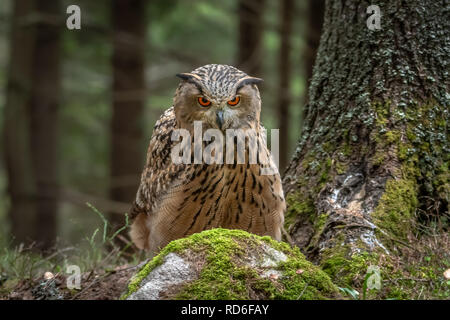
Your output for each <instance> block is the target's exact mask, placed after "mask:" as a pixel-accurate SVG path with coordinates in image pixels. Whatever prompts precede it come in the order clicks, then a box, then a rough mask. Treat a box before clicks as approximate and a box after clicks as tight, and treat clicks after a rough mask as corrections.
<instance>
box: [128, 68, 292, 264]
mask: <svg viewBox="0 0 450 320" xmlns="http://www.w3.org/2000/svg"><path fill="white" fill-rule="evenodd" d="M177 76H178V77H179V78H180V79H181V82H180V84H179V86H178V88H177V90H176V92H175V96H174V98H173V106H172V107H171V108H169V109H168V110H166V111H165V112H164V114H163V115H162V116H161V117H160V119H159V120H158V121H157V123H156V125H155V127H154V131H153V134H152V137H151V139H150V143H149V147H148V151H147V160H146V164H145V167H144V170H143V172H142V176H141V182H140V186H139V188H138V190H137V194H136V199H135V201H134V203H133V205H132V208H131V210H130V218H131V219H132V224H131V228H130V236H131V239H132V241H133V242H134V244H135V245H136V246H137V247H138V248H140V249H144V250H146V251H148V252H149V253H150V254H151V255H155V254H156V253H157V252H158V251H159V250H160V249H161V248H163V247H164V246H165V245H166V244H168V243H169V242H170V241H172V240H175V239H179V238H183V237H186V236H188V235H191V234H193V233H197V232H201V231H203V230H207V229H211V228H227V229H241V230H245V231H248V232H250V233H254V234H257V235H261V236H264V235H268V236H271V237H272V238H274V239H276V240H280V239H281V228H282V225H283V221H284V211H285V209H286V204H285V199H284V195H283V189H282V185H281V179H280V175H279V172H278V169H276V166H275V165H274V162H273V159H272V157H271V156H270V152H269V150H268V148H267V146H266V140H265V139H266V138H265V134H264V132H265V130H264V128H263V126H262V125H261V123H260V113H261V98H260V94H259V90H258V87H257V84H258V83H259V82H261V81H262V80H261V79H259V78H255V77H251V76H248V75H247V74H246V73H244V72H242V71H240V70H238V69H236V68H234V67H232V66H227V65H218V64H209V65H205V66H203V67H199V68H197V69H195V70H193V71H192V72H190V73H181V74H178V75H177ZM195 124H200V125H201V129H202V132H205V131H206V132H208V129H215V131H214V132H216V133H217V132H220V133H223V134H224V137H225V134H226V133H228V132H230V130H233V129H234V130H235V131H236V130H237V129H239V130H240V131H239V132H244V133H247V132H248V133H249V137H252V138H254V139H249V138H248V137H247V138H248V139H246V140H245V143H244V156H243V157H241V160H242V161H238V158H239V157H238V154H237V153H238V148H237V146H235V145H233V146H232V147H231V148H229V144H227V145H226V146H225V144H224V146H223V148H224V149H220V148H217V149H215V150H213V152H212V155H213V156H215V157H216V158H215V159H218V160H217V161H216V162H214V163H205V161H195V160H198V159H194V153H195V152H198V150H199V145H198V144H197V146H193V145H194V144H195V143H194V142H193V141H194V140H196V138H195V137H194V138H193V139H191V140H186V141H184V136H183V139H182V140H183V141H184V142H185V144H184V146H189V147H191V146H192V148H187V150H188V151H187V152H190V153H189V154H188V156H187V157H185V158H184V159H185V160H189V161H188V162H186V161H184V162H182V163H180V162H179V161H174V157H173V155H174V152H173V149H174V147H175V146H179V144H180V142H179V141H176V139H174V133H175V132H184V133H187V134H189V135H188V136H190V137H192V136H195V134H196V133H197V134H198V132H195V131H196V129H195ZM231 132H233V131H231ZM250 133H251V134H250ZM186 139H187V138H186ZM219 140H221V141H222V142H223V141H226V140H227V139H225V138H223V139H219ZM219 140H218V141H219ZM230 140H232V142H236V140H237V139H236V138H234V139H230ZM250 140H251V141H252V143H251V142H250ZM199 141H200V144H201V145H200V149H202V148H203V147H205V146H206V141H205V139H203V138H202V137H200V138H197V140H196V142H197V143H198V142H199ZM219 146H220V144H219ZM225 148H226V150H225ZM254 148H257V149H258V151H257V158H258V159H257V160H260V159H262V158H264V157H265V158H266V159H268V161H265V162H264V161H251V160H252V159H251V157H250V156H249V155H250V152H251V151H252V150H253V149H254ZM229 150H231V151H229ZM200 151H201V150H200ZM175 153H176V152H175ZM214 153H215V154H214ZM226 153H230V154H231V155H235V157H230V159H231V158H232V161H226V160H229V159H228V158H227V157H225V154H226ZM220 154H223V155H224V156H223V157H222V161H220V157H219V155H220ZM252 154H254V153H252ZM228 155H229V154H227V156H228ZM200 160H201V159H200ZM269 167H270V168H271V169H272V170H271V171H269V173H267V172H266V171H264V169H267V168H269ZM274 168H275V169H274ZM273 169H274V170H273Z"/></svg>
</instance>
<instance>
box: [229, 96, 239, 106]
mask: <svg viewBox="0 0 450 320" xmlns="http://www.w3.org/2000/svg"><path fill="white" fill-rule="evenodd" d="M240 100H241V98H240V97H239V96H236V97H234V99H233V100H230V101H228V102H227V103H228V104H229V105H230V106H235V105H237V104H238V103H239V101H240Z"/></svg>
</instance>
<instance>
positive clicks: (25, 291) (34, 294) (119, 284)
mask: <svg viewBox="0 0 450 320" xmlns="http://www.w3.org/2000/svg"><path fill="white" fill-rule="evenodd" d="M116 269H117V270H113V271H103V270H99V271H92V272H85V273H83V274H82V275H81V282H82V283H83V286H82V289H80V290H76V289H68V288H67V277H66V276H65V275H62V274H56V275H53V277H51V278H48V279H45V278H43V277H41V278H38V279H24V280H20V281H18V282H17V283H16V284H15V286H14V288H12V290H11V291H9V292H6V290H5V291H3V293H0V300H117V299H119V298H120V296H121V295H122V294H123V292H124V291H125V289H126V287H127V284H128V281H129V280H130V278H131V277H132V275H133V273H134V272H135V269H136V267H129V266H128V265H124V266H119V267H117V268H116Z"/></svg>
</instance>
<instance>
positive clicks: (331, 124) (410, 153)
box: [283, 0, 450, 263]
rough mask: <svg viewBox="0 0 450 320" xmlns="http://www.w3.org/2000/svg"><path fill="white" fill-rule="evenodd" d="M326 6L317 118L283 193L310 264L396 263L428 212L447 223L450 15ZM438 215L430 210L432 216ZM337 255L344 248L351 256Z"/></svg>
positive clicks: (405, 6)
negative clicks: (332, 260)
mask: <svg viewBox="0 0 450 320" xmlns="http://www.w3.org/2000/svg"><path fill="white" fill-rule="evenodd" d="M371 4H372V3H371V2H369V1H327V3H326V11H325V20H324V29H323V34H322V37H321V41H320V46H319V50H318V55H317V60H316V63H315V66H314V75H313V78H312V82H311V86H310V91H309V112H308V113H307V115H306V119H305V128H304V131H303V133H302V137H301V139H300V141H299V143H298V147H297V151H296V154H295V156H294V159H293V160H292V162H291V163H290V165H289V167H288V169H287V171H286V174H285V176H284V180H283V185H284V189H285V193H286V194H287V198H288V204H289V209H288V212H287V214H286V225H287V227H288V232H289V233H290V235H291V237H292V238H293V240H294V242H295V243H296V244H297V245H298V246H299V247H300V248H301V249H302V250H303V251H304V252H305V253H307V254H308V255H309V256H310V257H311V258H312V259H314V260H316V261H322V263H323V262H324V259H325V257H330V255H331V254H332V252H333V250H337V249H339V248H341V249H342V248H344V247H345V248H348V251H349V252H361V251H366V252H374V251H377V252H382V253H384V254H392V253H395V252H397V248H398V247H399V246H402V245H408V241H409V240H408V239H409V237H408V235H409V234H410V233H411V232H412V231H413V230H414V221H415V219H416V217H417V216H418V215H419V213H420V212H424V213H425V215H426V213H427V212H429V210H428V209H427V208H428V207H430V205H431V204H433V207H434V210H435V211H436V212H438V213H440V214H442V213H444V212H446V213H447V214H448V201H449V199H448V197H449V190H450V189H449V171H448V166H449V154H450V153H449V151H450V146H449V137H448V120H449V112H448V107H449V96H450V92H449V80H448V79H449V77H448V71H449V61H448V57H449V54H450V44H449V41H448V39H449V38H450V34H449V32H450V28H449V22H448V21H449V19H448V16H446V14H448V7H447V8H444V7H443V2H442V1H437V0H434V1H429V0H427V1H425V0H412V1H401V0H393V1H385V2H381V3H380V4H379V5H380V9H381V27H382V29H381V30H374V31H371V30H369V28H368V27H367V26H366V20H367V18H368V17H369V16H370V15H369V14H367V13H366V10H367V7H369V6H370V5H371ZM427 210H428V211H427ZM341 249H339V250H341Z"/></svg>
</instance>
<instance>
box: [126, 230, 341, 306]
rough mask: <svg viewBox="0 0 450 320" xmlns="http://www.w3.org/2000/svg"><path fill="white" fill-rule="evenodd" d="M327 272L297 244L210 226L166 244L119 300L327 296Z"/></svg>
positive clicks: (331, 292)
mask: <svg viewBox="0 0 450 320" xmlns="http://www.w3.org/2000/svg"><path fill="white" fill-rule="evenodd" d="M338 295H339V294H338V289H337V287H336V286H335V285H334V284H333V283H332V282H331V280H330V278H329V276H328V275H327V274H326V273H325V272H323V271H321V270H320V269H319V268H318V267H316V266H314V265H313V264H312V263H310V262H309V261H307V260H306V259H305V257H304V256H303V254H302V253H301V252H300V251H299V249H298V248H291V247H290V246H289V245H288V244H286V243H283V242H277V241H274V240H273V239H271V238H270V237H259V236H256V235H253V234H250V233H247V232H244V231H241V230H228V229H212V230H208V231H204V232H201V233H197V234H194V235H191V236H190V237H188V238H184V239H179V240H175V241H172V242H171V243H169V244H168V245H167V246H166V247H165V248H164V249H163V250H162V251H161V253H160V254H159V255H157V256H156V257H154V258H153V259H152V260H151V261H150V262H148V263H147V264H146V265H145V266H143V267H142V268H141V270H140V271H139V272H138V273H137V274H136V275H135V276H134V277H133V278H132V279H131V281H130V284H129V285H128V290H127V293H125V294H124V295H123V296H122V298H121V299H131V300H134V299H194V300H197V299H198V300H204V299H211V300H217V299H218V300H228V299H230V300H231V299H242V300H245V299H330V298H336V297H337V296H338Z"/></svg>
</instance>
